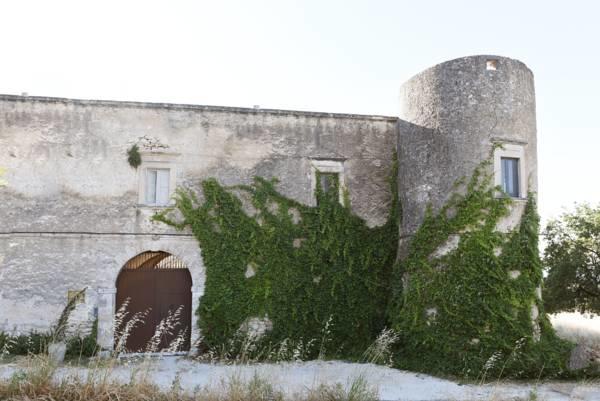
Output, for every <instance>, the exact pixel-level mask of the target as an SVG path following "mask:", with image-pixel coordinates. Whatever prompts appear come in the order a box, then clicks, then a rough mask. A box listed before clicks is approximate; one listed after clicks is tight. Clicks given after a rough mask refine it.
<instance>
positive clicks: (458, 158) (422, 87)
mask: <svg viewBox="0 0 600 401" xmlns="http://www.w3.org/2000/svg"><path fill="white" fill-rule="evenodd" d="M400 104H401V112H400V121H399V133H400V134H399V136H398V157H399V191H400V200H401V202H402V205H403V207H404V215H403V221H402V230H401V231H402V232H401V237H402V239H401V249H403V248H404V245H406V242H407V241H408V239H409V238H410V236H411V235H412V234H413V233H414V232H415V231H416V229H417V228H418V227H419V225H420V223H421V222H422V219H423V214H424V212H425V210H426V208H427V206H428V205H431V206H432V208H433V210H434V211H435V210H438V209H439V208H440V207H441V206H442V205H444V204H445V203H446V202H447V200H448V199H449V197H450V196H451V195H452V193H453V192H454V191H455V189H454V184H455V182H456V181H457V180H459V179H461V178H465V177H466V178H469V177H470V176H471V174H472V173H473V170H474V169H475V167H477V166H478V165H479V164H480V163H481V162H482V161H484V160H486V159H488V158H489V157H490V155H491V152H492V149H493V147H494V144H500V145H502V146H505V147H507V148H508V147H516V148H519V149H522V155H521V162H522V163H523V164H524V166H523V167H524V169H523V174H522V177H521V179H522V180H523V181H524V182H525V184H526V185H525V186H524V190H523V192H524V193H522V194H521V197H522V198H525V197H526V195H527V193H526V192H527V191H532V192H536V191H537V140H536V118H535V90H534V84H533V73H532V72H531V70H529V68H527V66H526V65H525V64H523V63H522V62H520V61H517V60H513V59H509V58H505V57H498V56H485V55H484V56H473V57H464V58H459V59H456V60H451V61H447V62H444V63H441V64H438V65H436V66H434V67H431V68H429V69H427V70H426V71H424V72H422V73H420V74H418V75H416V76H414V77H413V78H411V79H410V80H409V81H408V82H406V83H405V84H404V85H403V86H402V88H401V91H400ZM492 168H493V169H494V170H495V171H494V172H493V173H494V174H495V175H496V176H497V177H499V175H500V171H499V166H493V167H492ZM524 205H525V203H524V201H520V200H517V201H516V206H515V207H514V208H513V213H512V214H513V216H512V217H509V218H508V220H509V221H512V222H513V223H514V222H515V221H516V222H517V223H518V221H519V218H520V217H519V216H520V214H521V213H522V210H523V207H524ZM512 227H514V224H512V225H511V227H508V228H509V229H510V228H512Z"/></svg>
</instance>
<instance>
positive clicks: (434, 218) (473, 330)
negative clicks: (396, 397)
mask: <svg viewBox="0 0 600 401" xmlns="http://www.w3.org/2000/svg"><path fill="white" fill-rule="evenodd" d="M490 170H491V169H490V168H489V162H485V163H483V164H482V165H481V166H479V168H477V169H476V170H475V172H474V174H473V176H472V178H471V179H470V181H469V182H466V183H459V185H465V184H466V185H465V186H466V188H465V189H466V190H465V191H464V194H462V195H461V194H460V192H459V191H457V192H456V193H455V194H454V195H453V197H452V198H451V199H450V201H449V202H448V203H447V204H446V205H445V206H444V207H443V208H442V209H441V210H440V211H439V212H438V213H437V214H433V213H432V212H431V210H428V211H427V213H426V216H425V218H424V221H423V224H422V225H421V227H420V228H419V229H418V231H417V232H416V233H415V235H414V238H413V240H412V242H411V244H410V246H409V249H408V254H407V256H406V257H405V258H403V259H402V261H401V262H400V263H398V264H397V265H396V266H395V269H394V273H393V278H394V280H395V282H394V285H393V290H392V302H391V304H390V309H389V319H390V321H391V323H392V327H393V328H394V329H396V330H397V331H398V332H399V333H400V335H401V343H400V345H399V347H398V353H397V356H396V361H398V366H399V367H402V368H407V369H411V370H417V371H424V372H428V373H433V374H445V375H448V374H449V375H454V376H461V377H466V378H477V377H480V378H481V377H482V376H486V375H487V376H488V377H499V376H503V377H539V376H542V375H543V376H549V375H561V374H563V373H565V371H566V361H567V359H568V352H569V349H570V345H569V344H568V343H567V342H564V341H562V340H560V339H558V338H557V337H556V335H555V334H554V331H553V330H552V327H551V326H550V323H549V321H548V319H547V317H546V315H545V313H544V311H543V305H542V302H541V300H540V299H539V296H538V293H539V289H538V286H539V285H541V279H542V268H541V265H540V258H539V252H538V224H539V221H538V220H539V219H538V216H537V212H536V204H535V199H534V196H533V195H532V194H529V196H528V199H527V203H526V204H525V205H518V204H516V202H520V201H513V200H511V199H510V198H508V197H498V196H497V194H498V191H499V188H496V187H494V186H493V185H492V184H491V183H492V177H491V175H490V174H489V173H488V172H489V171H490ZM519 207H521V208H523V212H522V216H521V221H520V224H519V225H518V226H517V228H515V229H513V230H511V231H508V232H501V231H502V230H501V229H500V225H501V222H502V219H503V218H508V216H509V214H510V213H511V210H512V209H513V208H516V209H517V210H518V208H519ZM514 212H516V210H515V211H514Z"/></svg>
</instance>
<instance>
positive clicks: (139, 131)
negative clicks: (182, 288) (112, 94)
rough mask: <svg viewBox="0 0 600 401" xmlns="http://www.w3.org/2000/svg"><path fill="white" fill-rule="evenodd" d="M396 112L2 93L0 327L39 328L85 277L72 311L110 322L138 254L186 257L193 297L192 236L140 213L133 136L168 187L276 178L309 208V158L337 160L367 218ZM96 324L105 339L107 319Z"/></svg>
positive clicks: (378, 208)
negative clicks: (169, 180)
mask: <svg viewBox="0 0 600 401" xmlns="http://www.w3.org/2000/svg"><path fill="white" fill-rule="evenodd" d="M396 121H397V119H396V118H394V117H378V116H358V115H344V114H327V113H311V112H294V111H281V110H261V109H238V108H224V107H210V106H187V105H165V104H146V103H130V102H109V101H83V100H68V99H54V98H32V97H20V96H7V95H4V96H0V166H2V167H5V168H6V169H7V172H6V176H5V178H6V180H7V181H8V185H7V186H5V187H2V188H0V205H1V207H0V331H7V332H11V333H17V332H27V331H29V330H42V331H43V330H46V329H47V328H48V327H49V326H50V325H51V324H52V322H53V321H54V320H55V319H56V318H58V315H59V314H60V311H61V309H62V307H63V306H64V305H65V303H66V299H67V292H68V290H75V289H81V288H83V287H86V286H87V287H89V289H88V295H87V296H86V304H85V305H80V306H79V307H78V309H77V311H76V312H75V315H74V320H75V321H79V322H80V323H84V324H83V326H86V324H85V323H86V322H87V326H89V322H91V321H93V318H94V317H95V316H98V315H100V316H101V322H102V319H104V320H106V319H108V317H109V316H104V315H107V314H108V315H111V314H112V313H113V312H114V305H113V304H111V303H110V302H111V299H113V298H114V288H115V281H116V278H117V275H118V273H119V271H120V269H121V267H122V266H123V264H124V263H125V262H126V261H127V260H128V259H129V258H131V257H133V256H135V255H136V254H138V253H141V252H143V251H147V250H164V251H167V252H171V253H173V254H175V255H176V256H178V257H180V258H181V259H183V260H184V261H185V262H186V263H187V264H188V267H189V269H190V271H191V272H192V278H193V281H194V283H193V285H194V288H195V291H196V293H195V295H194V301H195V302H197V299H198V298H199V294H201V292H202V290H203V285H204V269H203V265H202V260H201V255H200V251H199V248H198V245H197V243H196V242H195V240H194V239H193V238H192V237H191V236H190V235H189V233H186V232H184V233H178V232H175V231H173V230H172V229H170V228H168V227H167V226H166V225H163V224H159V223H152V222H151V221H150V217H151V216H152V215H153V214H154V213H155V211H156V210H157V209H156V208H155V207H149V206H144V205H141V204H140V202H139V194H138V192H139V189H140V174H141V173H140V171H141V170H142V169H140V168H138V169H137V170H136V169H134V168H132V167H131V166H130V165H129V164H128V162H127V154H126V152H127V150H128V149H129V148H130V147H131V146H132V145H133V144H136V143H137V144H139V145H140V148H141V150H142V151H143V155H145V156H144V157H146V156H147V155H148V154H150V155H151V156H152V155H154V156H152V157H155V158H162V157H166V158H168V159H169V160H170V161H171V163H172V166H174V167H175V170H176V184H177V186H182V187H186V188H190V189H192V190H195V191H197V190H199V188H200V186H199V184H200V182H201V180H203V179H206V178H209V177H216V178H217V179H218V180H219V181H220V182H221V183H222V184H225V185H233V184H241V183H248V182H250V180H251V179H252V177H254V176H262V177H266V178H271V177H274V178H277V179H279V181H280V184H279V187H278V188H279V189H280V190H281V192H282V193H283V194H285V195H286V196H289V197H291V198H294V199H296V200H298V201H300V202H303V203H306V204H313V203H314V194H313V189H312V187H311V185H312V181H311V177H312V174H313V171H312V167H311V161H312V160H314V159H332V160H337V161H341V162H342V164H343V167H344V178H345V184H346V186H347V188H348V191H349V195H350V200H351V206H352V209H353V211H354V212H355V213H356V214H358V215H359V216H361V217H363V218H364V219H365V220H366V221H367V222H368V224H369V225H371V226H375V225H380V224H383V223H384V222H385V220H386V217H387V215H388V212H389V205H390V200H391V194H390V191H389V185H388V182H387V179H388V177H389V174H390V171H391V165H392V161H393V154H394V151H395V148H396ZM112 302H114V301H112ZM98 308H99V309H98ZM103 314H104V315H103ZM100 326H101V327H100V332H101V333H100V337H101V339H103V341H104V342H105V343H106V345H107V346H109V345H110V343H111V342H112V339H111V333H110V330H111V327H103V325H102V324H101V325H100ZM193 334H194V333H193Z"/></svg>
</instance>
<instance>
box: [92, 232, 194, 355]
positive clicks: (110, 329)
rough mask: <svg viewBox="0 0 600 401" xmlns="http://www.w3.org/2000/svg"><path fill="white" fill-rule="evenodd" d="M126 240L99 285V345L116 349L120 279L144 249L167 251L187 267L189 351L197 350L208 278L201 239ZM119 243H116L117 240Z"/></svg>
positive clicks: (108, 349)
mask: <svg viewBox="0 0 600 401" xmlns="http://www.w3.org/2000/svg"><path fill="white" fill-rule="evenodd" d="M130 244H131V243H127V242H126V243H125V244H122V245H125V246H124V247H123V248H121V251H119V252H118V253H117V254H116V255H115V262H114V264H112V263H111V265H112V267H109V271H108V272H107V273H108V274H109V275H110V276H112V277H113V279H112V280H111V283H112V284H110V283H107V284H108V286H99V287H96V288H97V292H98V308H97V317H98V340H97V341H98V345H99V346H100V348H101V349H102V350H104V351H113V350H114V336H115V327H114V326H115V321H114V318H115V312H116V310H117V308H118V306H117V299H116V298H117V297H116V296H117V280H118V277H119V275H120V273H121V271H122V269H123V267H124V266H125V265H126V263H127V262H128V261H129V260H131V259H132V258H133V257H134V256H136V255H139V254H142V253H144V252H149V251H152V252H160V251H163V252H166V253H168V254H171V255H174V256H176V257H177V258H178V259H180V260H181V261H182V262H183V263H184V264H185V265H186V267H187V268H188V270H189V272H190V275H191V280H192V287H191V328H190V353H194V352H195V351H196V344H197V341H198V339H199V338H200V337H201V333H200V329H199V328H198V316H197V315H196V313H195V312H196V310H198V307H199V303H200V298H201V297H202V295H203V294H204V282H205V280H206V276H205V270H204V263H203V261H202V256H201V253H200V249H199V248H198V243H197V242H196V241H195V240H194V239H193V238H177V239H174V238H168V237H166V238H165V237H162V238H159V239H158V240H157V239H151V240H150V239H143V240H136V241H135V244H131V245H133V246H131V245H130ZM115 245H117V244H115Z"/></svg>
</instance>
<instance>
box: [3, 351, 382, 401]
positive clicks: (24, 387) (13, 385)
mask: <svg viewBox="0 0 600 401" xmlns="http://www.w3.org/2000/svg"><path fill="white" fill-rule="evenodd" d="M115 366H116V363H113V362H111V361H106V360H104V361H102V360H98V361H96V364H95V365H94V366H90V367H89V368H88V370H87V371H88V374H87V375H85V376H82V375H77V374H72V375H70V376H67V377H62V378H59V377H58V376H59V375H57V374H56V373H57V371H56V368H57V366H56V365H55V364H53V363H52V361H51V360H50V359H49V358H48V357H46V356H40V355H36V356H31V357H29V358H27V360H26V364H25V366H24V367H23V369H20V370H19V371H17V372H16V373H14V374H13V375H12V377H10V379H8V380H4V381H2V380H0V399H1V400H15V401H17V400H18V401H25V400H27V401H30V400H31V401H38V400H39V401H42V400H44V401H45V400H62V401H109V400H111V401H112V400H119V401H133V400H148V401H150V400H157V401H171V400H172V401H175V400H182V401H191V400H198V401H286V400H294V401H376V400H377V391H376V389H375V388H372V387H371V386H369V384H368V383H367V382H366V380H364V379H363V378H362V377H359V378H357V379H355V380H354V381H352V382H351V383H350V384H349V385H348V386H347V387H345V386H342V385H341V384H336V385H320V386H317V387H315V388H312V389H307V390H306V391H304V392H303V393H301V394H294V395H292V396H286V395H285V393H284V392H283V391H282V390H281V389H279V388H277V387H276V386H275V385H274V384H273V383H271V382H269V381H268V380H266V379H264V378H261V377H260V376H257V375H255V376H254V377H252V378H250V379H249V380H242V379H241V378H239V377H230V378H229V379H227V380H223V381H222V382H220V383H218V384H216V385H212V386H210V387H204V388H196V389H195V390H193V391H184V390H183V389H182V386H181V385H180V382H179V379H178V377H177V376H176V378H175V380H173V382H172V384H171V387H170V388H169V389H167V390H165V389H161V388H159V387H158V386H157V385H156V384H154V383H153V382H152V380H151V379H150V377H151V375H150V374H148V371H147V370H146V371H139V370H138V371H137V372H136V373H135V374H132V376H131V378H130V380H129V382H127V383H124V382H122V381H117V380H115V379H112V378H111V372H112V371H113V368H114V367H115ZM143 366H144V365H142V367H143ZM141 369H143V368H141ZM146 369H147V366H146Z"/></svg>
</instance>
